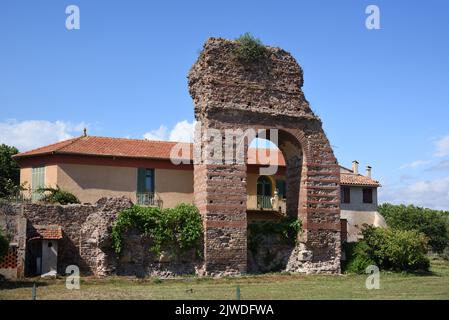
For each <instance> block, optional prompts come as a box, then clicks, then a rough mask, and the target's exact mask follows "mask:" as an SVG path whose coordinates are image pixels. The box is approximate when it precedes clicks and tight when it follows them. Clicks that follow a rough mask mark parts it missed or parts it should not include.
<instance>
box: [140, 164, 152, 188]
mask: <svg viewBox="0 0 449 320" xmlns="http://www.w3.org/2000/svg"><path fill="white" fill-rule="evenodd" d="M137 192H138V193H146V192H154V169H146V168H138V169H137Z"/></svg>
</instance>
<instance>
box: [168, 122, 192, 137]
mask: <svg viewBox="0 0 449 320" xmlns="http://www.w3.org/2000/svg"><path fill="white" fill-rule="evenodd" d="M194 131H195V121H193V122H192V123H190V122H188V121H187V120H184V121H181V122H178V123H177V124H176V125H175V127H174V128H173V130H172V131H171V132H170V138H169V139H170V141H182V142H193V133H194Z"/></svg>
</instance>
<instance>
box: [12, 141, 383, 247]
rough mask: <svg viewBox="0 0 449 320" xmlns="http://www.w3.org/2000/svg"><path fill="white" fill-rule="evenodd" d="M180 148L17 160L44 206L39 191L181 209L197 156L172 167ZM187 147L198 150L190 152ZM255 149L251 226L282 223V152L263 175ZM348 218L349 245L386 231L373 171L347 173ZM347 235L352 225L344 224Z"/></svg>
mask: <svg viewBox="0 0 449 320" xmlns="http://www.w3.org/2000/svg"><path fill="white" fill-rule="evenodd" d="M175 145H177V143H176V142H167V141H148V140H140V139H123V138H109V137H94V136H87V135H85V136H81V137H77V138H73V139H69V140H65V141H62V142H58V143H55V144H52V145H48V146H44V147H41V148H38V149H35V150H31V151H28V152H24V153H20V154H18V155H16V156H15V157H14V159H15V160H16V161H17V162H18V163H19V165H20V167H21V171H20V180H21V183H24V184H25V187H26V188H27V191H26V192H25V195H26V196H29V197H31V198H32V200H33V201H38V200H39V194H38V193H36V190H37V189H38V188H39V187H42V186H53V187H55V186H59V187H60V188H62V189H64V190H66V191H69V192H71V193H73V194H75V195H76V196H77V197H78V199H79V200H80V201H81V202H82V203H94V202H96V201H97V200H99V199H100V198H102V197H105V196H106V197H120V196H126V197H128V198H130V199H131V200H132V201H133V202H134V203H137V204H141V205H157V206H161V207H166V208H168V207H174V206H176V204H178V203H181V202H185V203H193V161H192V159H191V158H192V153H191V154H190V156H189V157H188V159H184V161H182V163H181V164H178V163H173V162H172V161H171V160H170V154H171V150H172V148H173V147H174V146H175ZM183 145H184V146H183V147H186V148H188V149H189V150H191V149H192V145H191V144H183ZM257 152H270V151H267V150H266V149H262V150H261V149H259V151H256V149H250V150H249V152H248V167H247V181H246V182H247V197H248V199H247V207H248V208H247V212H248V219H249V220H255V219H277V218H279V217H282V216H283V215H284V214H285V210H286V204H285V189H286V186H285V161H284V158H283V157H282V153H281V152H278V151H276V152H278V153H279V154H278V158H277V159H278V160H277V161H278V165H279V167H278V170H277V172H276V173H275V174H274V175H269V176H264V175H260V174H259V168H260V167H263V166H265V164H264V163H263V161H260V158H259V157H258V156H257ZM340 170H341V181H340V183H341V190H342V193H341V218H342V219H343V221H344V222H345V221H347V240H348V241H355V240H356V239H357V236H358V233H359V230H360V228H361V227H362V226H363V224H364V223H367V224H371V225H376V226H384V225H385V221H384V220H383V218H382V216H380V215H379V213H378V212H377V188H378V187H379V186H380V184H379V182H377V181H375V180H373V179H372V178H371V168H370V167H368V168H367V173H366V174H365V175H362V174H360V173H359V172H358V163H357V162H354V163H353V168H352V169H347V168H344V167H341V169H340ZM342 227H343V229H344V228H345V227H346V224H345V225H343V224H342Z"/></svg>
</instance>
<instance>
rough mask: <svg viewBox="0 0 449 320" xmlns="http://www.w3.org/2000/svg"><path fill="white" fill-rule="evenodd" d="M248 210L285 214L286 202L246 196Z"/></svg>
mask: <svg viewBox="0 0 449 320" xmlns="http://www.w3.org/2000/svg"><path fill="white" fill-rule="evenodd" d="M246 207H247V209H248V210H268V211H279V212H281V213H285V212H286V200H285V199H282V198H279V197H270V196H260V195H248V197H247V201H246Z"/></svg>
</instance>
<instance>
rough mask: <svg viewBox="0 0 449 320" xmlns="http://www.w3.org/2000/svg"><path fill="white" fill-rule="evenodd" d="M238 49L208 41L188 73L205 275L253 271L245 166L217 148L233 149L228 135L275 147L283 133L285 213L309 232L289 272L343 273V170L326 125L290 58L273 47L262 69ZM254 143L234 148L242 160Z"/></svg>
mask: <svg viewBox="0 0 449 320" xmlns="http://www.w3.org/2000/svg"><path fill="white" fill-rule="evenodd" d="M235 45H237V44H236V43H235V42H234V41H231V40H226V39H221V38H210V39H208V40H207V41H206V43H205V45H204V49H203V51H202V52H201V54H200V56H199V58H198V60H197V61H196V63H195V64H194V65H193V67H192V68H191V70H190V73H189V91H190V94H191V96H192V98H193V101H194V105H195V118H196V120H197V121H198V123H197V128H196V139H195V153H196V155H197V157H196V161H195V163H194V197H195V203H196V205H197V206H198V208H199V210H200V212H201V214H202V217H203V222H204V228H205V234H204V259H205V260H204V261H205V262H204V270H203V271H204V273H206V274H214V275H217V274H218V275H219V274H239V273H244V272H246V269H247V231H246V229H247V221H246V209H247V207H246V199H247V195H246V161H244V162H243V163H241V162H238V161H234V162H232V161H231V162H229V160H227V159H225V157H224V155H225V152H223V153H222V154H219V153H218V152H217V150H216V149H214V148H211V146H213V145H215V146H217V144H218V145H221V147H223V150H224V149H225V148H226V147H229V141H228V140H225V138H224V137H225V136H226V132H228V131H229V130H234V131H236V130H241V131H243V132H246V131H247V130H254V131H255V132H260V131H259V130H265V132H268V133H269V135H270V136H268V137H266V139H270V140H274V139H272V137H271V134H270V132H271V133H273V132H274V130H277V131H276V132H277V137H278V141H277V145H278V147H279V149H280V150H281V151H282V153H283V155H284V158H285V161H286V166H287V168H286V169H287V170H286V180H287V181H286V182H287V212H288V214H289V215H291V216H298V217H300V219H301V221H302V225H303V232H302V233H301V235H300V236H299V239H300V244H299V245H298V246H297V248H295V249H294V250H293V252H292V253H291V256H290V258H289V262H288V265H287V270H289V271H296V272H307V273H316V272H325V273H338V272H340V207H339V203H340V196H339V194H340V185H339V183H340V182H339V181H340V172H339V166H338V163H337V160H336V158H335V156H334V154H333V151H332V148H331V146H330V143H329V141H328V139H327V138H326V135H325V133H324V131H323V129H322V124H321V120H320V119H319V118H318V117H317V116H316V115H315V114H314V113H313V112H312V111H311V109H310V107H309V104H308V102H307V100H306V99H305V97H304V94H303V92H302V90H301V87H302V85H303V73H302V69H301V68H300V66H299V65H298V64H297V62H296V61H295V59H294V58H293V57H292V56H291V55H290V54H289V53H288V52H286V51H284V50H282V49H279V48H272V47H266V52H265V55H264V56H263V57H262V58H260V59H258V60H256V61H252V62H244V61H241V60H239V59H238V58H236V57H235V55H234V54H233V53H232V50H231V48H232V46H235ZM208 130H209V131H208ZM205 132H212V134H210V133H209V134H204V133H205ZM220 136H222V138H220ZM252 138H254V137H251V138H250V137H248V136H245V137H244V138H243V139H240V140H239V138H236V140H235V141H233V143H232V144H233V147H236V146H237V145H241V144H243V146H244V147H243V152H244V159H246V156H247V149H248V145H249V143H250V142H251V139H252ZM217 139H221V140H217ZM275 142H276V141H275ZM226 144H228V145H226ZM236 149H238V148H236ZM237 152H238V151H236V155H237ZM217 154H218V156H217ZM211 157H213V158H214V161H210V159H211ZM220 157H221V158H220ZM217 159H218V161H217Z"/></svg>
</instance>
